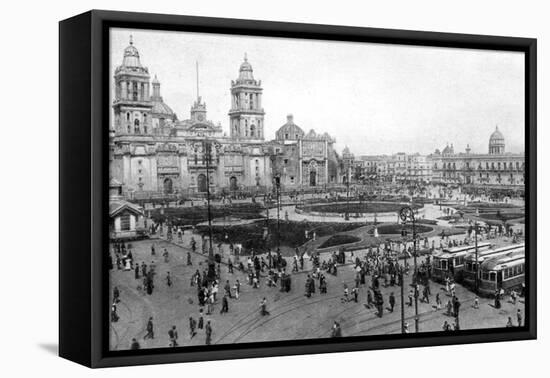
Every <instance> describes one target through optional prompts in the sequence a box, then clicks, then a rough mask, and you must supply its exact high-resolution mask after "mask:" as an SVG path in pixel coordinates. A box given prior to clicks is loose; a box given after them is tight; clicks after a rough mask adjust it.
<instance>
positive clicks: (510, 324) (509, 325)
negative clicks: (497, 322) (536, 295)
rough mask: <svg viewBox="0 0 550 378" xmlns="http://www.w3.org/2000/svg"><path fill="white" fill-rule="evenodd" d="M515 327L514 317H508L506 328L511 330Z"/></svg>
mask: <svg viewBox="0 0 550 378" xmlns="http://www.w3.org/2000/svg"><path fill="white" fill-rule="evenodd" d="M513 326H514V324H513V323H512V317H511V316H509V317H508V323H506V328H511V327H513Z"/></svg>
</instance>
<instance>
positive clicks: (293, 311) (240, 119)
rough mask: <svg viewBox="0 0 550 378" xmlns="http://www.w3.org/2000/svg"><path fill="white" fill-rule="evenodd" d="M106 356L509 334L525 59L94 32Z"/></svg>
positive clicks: (522, 187)
mask: <svg viewBox="0 0 550 378" xmlns="http://www.w3.org/2000/svg"><path fill="white" fill-rule="evenodd" d="M108 54H109V55H108V60H109V67H108V70H109V88H108V93H109V105H108V109H104V111H106V112H108V113H109V117H108V119H109V123H108V125H103V127H104V128H105V130H107V129H108V132H109V137H108V143H109V145H108V146H105V148H108V151H109V161H108V165H109V170H108V171H109V172H108V175H109V178H108V185H109V188H108V193H109V200H108V201H109V206H108V212H109V213H108V214H105V217H106V219H108V223H109V243H108V249H107V250H105V251H104V253H105V255H104V258H105V259H106V261H107V264H106V266H105V269H107V270H108V274H107V275H106V277H107V278H108V283H107V284H108V291H109V295H108V298H107V300H108V304H107V305H106V306H105V308H106V309H108V316H106V320H107V321H108V322H109V324H108V329H109V331H108V348H109V351H127V350H137V349H158V348H177V347H180V348H185V347H191V346H214V345H229V344H246V343H262V342H282V341H295V340H320V339H332V338H341V339H346V338H349V337H356V336H364V337H369V336H380V335H402V336H403V337H409V335H407V334H417V333H421V334H427V333H434V334H435V333H438V334H439V333H445V334H447V335H449V336H453V335H459V334H461V333H462V332H464V331H471V330H482V329H487V330H490V329H502V330H506V331H510V332H513V330H516V329H518V328H521V329H524V328H525V327H526V321H527V319H526V308H527V307H528V305H529V304H528V303H527V295H528V292H529V290H530V289H531V288H530V287H529V286H528V285H527V284H526V282H527V281H526V279H525V277H526V275H527V274H528V272H527V264H526V259H528V258H529V254H530V253H531V251H530V249H529V248H528V245H529V243H528V240H526V234H528V232H527V230H526V195H527V194H526V184H527V180H528V176H526V152H525V151H526V145H525V141H526V135H525V130H526V124H525V120H526V106H525V104H526V98H525V95H526V91H525V88H526V74H525V72H526V66H525V62H526V59H525V53H524V52H522V51H499V50H495V49H492V50H483V49H468V48H452V47H437V46H415V45H400V44H397V43H392V44H385V43H366V42H351V41H330V40H321V39H299V38H278V37H266V36H247V35H225V34H212V33H200V32H188V31H164V30H148V29H142V28H120V27H112V28H110V29H109V47H108Z"/></svg>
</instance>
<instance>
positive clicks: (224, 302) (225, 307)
mask: <svg viewBox="0 0 550 378" xmlns="http://www.w3.org/2000/svg"><path fill="white" fill-rule="evenodd" d="M226 312H229V303H228V302H227V295H224V296H223V298H222V309H221V310H220V314H225V313H226Z"/></svg>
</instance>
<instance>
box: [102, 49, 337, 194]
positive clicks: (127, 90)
mask: <svg viewBox="0 0 550 378" xmlns="http://www.w3.org/2000/svg"><path fill="white" fill-rule="evenodd" d="M160 88H161V84H160V81H159V80H158V79H157V77H156V76H154V78H153V80H152V81H151V75H150V73H149V70H148V68H147V67H144V66H143V65H142V64H141V61H140V55H139V51H138V50H137V48H136V47H135V46H134V44H133V41H132V40H131V39H130V43H129V45H128V47H126V48H125V49H124V53H123V60H122V64H121V65H120V66H118V67H117V68H116V69H115V74H114V99H113V104H112V109H113V113H112V123H111V130H110V136H111V143H110V146H111V154H110V174H111V177H112V178H114V179H116V180H117V181H118V182H120V183H121V184H122V192H123V193H125V194H127V195H131V196H136V195H137V196H139V195H140V194H144V195H146V194H151V193H162V194H177V193H180V194H182V195H193V194H198V193H205V192H206V191H207V187H208V186H209V187H210V191H211V192H222V191H223V192H234V191H265V190H270V189H271V188H272V186H273V183H274V182H275V180H274V179H276V181H277V182H280V184H281V187H282V189H289V190H290V189H298V188H304V187H316V186H320V185H329V184H337V183H338V181H339V176H340V173H339V169H340V161H339V157H338V154H337V153H336V152H335V151H334V149H333V144H334V142H335V141H334V139H333V138H332V137H330V136H329V135H328V134H326V133H325V134H317V133H316V132H315V131H314V130H311V131H309V132H308V133H307V134H306V133H304V132H303V130H302V129H301V128H299V127H298V126H297V125H294V122H293V118H292V116H289V118H288V119H287V123H286V124H285V125H283V126H282V127H281V128H280V129H279V131H278V132H277V133H276V138H275V140H267V141H266V135H265V133H264V117H265V111H264V109H263V107H262V92H263V88H262V83H261V81H260V80H256V79H255V78H254V75H253V69H252V66H251V64H250V63H249V62H248V59H247V57H246V55H245V58H244V61H243V62H242V64H241V65H240V68H239V73H238V77H237V79H236V80H233V81H232V82H231V88H230V93H231V103H230V104H228V107H229V111H228V116H229V136H228V135H227V134H226V133H225V132H224V130H223V128H222V126H221V124H219V123H217V124H215V123H214V122H212V121H210V120H208V118H207V108H206V103H205V102H204V101H203V99H202V98H201V97H199V96H197V99H196V101H195V102H194V104H192V106H191V109H190V114H189V118H187V119H183V120H180V119H179V118H178V117H177V115H176V114H175V113H174V111H173V110H172V109H171V108H170V106H168V105H167V104H166V103H165V102H164V99H163V97H162V96H161V90H160ZM207 175H208V177H207Z"/></svg>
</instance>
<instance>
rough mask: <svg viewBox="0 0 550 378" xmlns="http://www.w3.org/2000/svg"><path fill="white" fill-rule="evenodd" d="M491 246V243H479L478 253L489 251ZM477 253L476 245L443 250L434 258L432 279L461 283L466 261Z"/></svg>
mask: <svg viewBox="0 0 550 378" xmlns="http://www.w3.org/2000/svg"><path fill="white" fill-rule="evenodd" d="M491 246H492V244H491V243H478V244H477V250H478V253H479V252H481V251H486V250H488V249H489V248H491ZM475 251H476V246H475V245H462V246H460V247H452V248H443V250H442V251H441V252H440V253H438V254H436V255H434V256H433V260H432V278H433V279H434V280H435V281H439V282H443V281H444V280H445V278H446V277H449V278H452V279H454V280H455V281H461V280H462V271H463V269H464V259H465V258H466V257H467V256H469V255H470V254H472V253H474V254H475Z"/></svg>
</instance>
